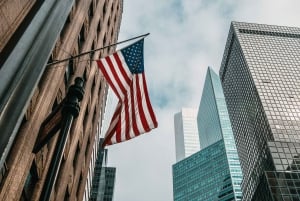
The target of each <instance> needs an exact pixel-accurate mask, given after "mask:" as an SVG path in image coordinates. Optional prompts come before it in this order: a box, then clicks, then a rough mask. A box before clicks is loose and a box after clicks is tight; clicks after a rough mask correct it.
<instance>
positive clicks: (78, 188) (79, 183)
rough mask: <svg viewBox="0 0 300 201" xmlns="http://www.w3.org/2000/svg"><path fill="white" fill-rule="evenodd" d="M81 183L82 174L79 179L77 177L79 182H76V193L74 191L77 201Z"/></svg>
mask: <svg viewBox="0 0 300 201" xmlns="http://www.w3.org/2000/svg"><path fill="white" fill-rule="evenodd" d="M81 183H82V173H80V177H79V181H78V186H77V191H76V196H77V199H78V196H79V193H80V186H81Z"/></svg>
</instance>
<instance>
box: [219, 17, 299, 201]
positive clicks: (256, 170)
mask: <svg viewBox="0 0 300 201" xmlns="http://www.w3.org/2000/svg"><path fill="white" fill-rule="evenodd" d="M299 66H300V28H294V27H283V26H271V25H262V24H250V23H239V22H232V24H231V26H230V30H229V35H228V39H227V43H226V47H225V52H224V56H223V60H222V64H221V68H220V78H221V81H222V86H223V90H224V94H225V98H226V103H227V106H228V111H229V116H230V120H231V123H232V128H233V133H234V137H235V139H236V142H237V149H238V154H239V157H240V160H241V167H242V171H243V175H244V178H243V182H242V189H243V193H244V195H243V196H244V199H243V200H245V201H248V200H264V201H269V200H270V201H271V200H300V186H299V184H300V166H299V165H298V164H300V159H299V154H300V147H299V142H300V127H299V123H300V122H299V118H300V96H299V94H300V83H299V80H300V79H299V78H300V68H299Z"/></svg>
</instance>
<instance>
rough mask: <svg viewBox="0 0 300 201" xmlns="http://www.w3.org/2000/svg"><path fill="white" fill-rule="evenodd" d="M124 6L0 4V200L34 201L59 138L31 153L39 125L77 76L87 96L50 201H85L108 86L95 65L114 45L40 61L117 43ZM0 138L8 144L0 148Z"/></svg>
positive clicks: (87, 1) (82, 1) (85, 1)
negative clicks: (73, 57)
mask: <svg viewBox="0 0 300 201" xmlns="http://www.w3.org/2000/svg"><path fill="white" fill-rule="evenodd" d="M122 7H123V1H122V0H76V1H75V0H74V1H71V0H69V1H56V0H48V1H30V0H23V1H10V0H4V1H2V2H1V4H0V10H1V12H0V16H1V17H0V21H1V23H0V30H1V31H0V40H1V45H0V50H1V62H0V65H1V66H0V76H1V77H0V78H1V79H0V84H1V87H0V95H1V96H0V109H1V110H0V111H1V115H0V128H1V129H2V128H5V129H4V130H2V131H1V132H2V133H1V141H2V142H1V144H0V147H1V153H0V154H1V163H0V164H1V166H0V168H1V171H0V173H1V175H0V200H39V198H40V195H41V190H42V188H43V186H44V184H45V178H46V174H47V172H48V168H49V164H50V161H51V158H52V156H53V151H54V147H55V144H56V142H57V134H56V135H55V136H54V137H53V138H52V139H51V140H50V142H49V143H48V144H46V145H45V146H44V147H43V148H42V149H41V150H40V151H39V152H38V153H37V154H34V153H32V150H33V147H34V145H35V143H36V141H37V140H38V132H39V129H40V127H41V124H42V122H43V121H44V120H45V118H46V117H47V116H48V115H49V114H50V113H51V111H52V110H53V109H54V108H56V106H57V105H58V104H59V103H60V102H61V101H62V100H63V98H64V97H65V95H66V92H67V89H68V87H69V86H70V85H72V84H73V83H74V79H75V77H82V78H83V79H84V80H85V83H84V90H85V94H84V97H83V100H82V101H81V103H80V113H79V116H78V117H77V119H76V120H75V121H73V124H72V127H71V130H70V134H69V136H68V140H67V143H66V146H65V151H64V155H63V158H62V162H61V166H60V169H59V172H58V176H57V180H56V183H55V185H54V188H53V191H52V195H51V199H50V200H83V198H84V194H85V186H86V183H91V181H88V180H87V178H88V176H87V175H88V174H89V172H90V174H91V173H92V170H91V167H93V165H91V164H95V161H96V157H97V154H96V153H97V149H98V144H99V138H100V128H101V122H102V121H101V120H102V118H103V113H104V108H105V100H106V95H107V88H108V87H107V84H106V82H105V81H104V79H103V76H102V75H101V74H100V71H99V70H98V68H97V65H96V62H93V60H96V59H98V58H100V57H103V56H106V55H108V54H109V53H112V52H113V51H114V50H115V47H112V48H107V49H104V50H102V51H97V52H94V53H93V54H90V55H86V56H83V57H80V58H77V59H74V60H70V61H66V62H64V63H59V64H56V65H51V66H46V64H47V63H49V62H52V61H56V60H61V59H64V58H68V57H71V56H72V55H73V56H74V55H77V54H80V53H82V52H86V51H89V50H91V49H97V48H100V47H103V46H106V45H109V44H113V43H115V42H117V38H118V33H119V28H120V22H121V15H122ZM21 56H24V57H21ZM17 62H19V63H17ZM15 69H16V70H15ZM14 70H15V71H14ZM5 73H6V77H5V79H4V77H2V76H4V75H3V74H5ZM25 81H26V82H25ZM5 87H6V88H5ZM22 87H23V88H22ZM2 92H5V93H2ZM12 111H14V112H12ZM3 122H4V123H3ZM5 122H6V124H5ZM7 122H9V123H7ZM7 130H9V131H10V130H11V132H6V131H7ZM5 133H8V134H9V135H10V136H5ZM4 138H5V139H9V140H7V141H5V143H3V142H4ZM3 144H5V146H6V147H5V149H2V148H3V147H4V146H3ZM2 151H3V153H5V154H2Z"/></svg>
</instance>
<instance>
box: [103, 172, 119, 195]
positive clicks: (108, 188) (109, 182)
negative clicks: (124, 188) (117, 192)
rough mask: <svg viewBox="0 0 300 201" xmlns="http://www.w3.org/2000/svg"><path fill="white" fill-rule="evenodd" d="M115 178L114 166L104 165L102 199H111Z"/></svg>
mask: <svg viewBox="0 0 300 201" xmlns="http://www.w3.org/2000/svg"><path fill="white" fill-rule="evenodd" d="M115 180H116V168H114V167H105V189H104V198H103V200H105V201H113V198H114V188H115Z"/></svg>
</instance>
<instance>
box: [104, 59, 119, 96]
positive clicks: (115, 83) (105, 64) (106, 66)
mask: <svg viewBox="0 0 300 201" xmlns="http://www.w3.org/2000/svg"><path fill="white" fill-rule="evenodd" d="M110 58H111V56H110ZM111 59H112V58H111ZM102 63H103V66H104V68H105V70H106V72H107V74H108V76H109V78H110V79H111V81H112V83H113V85H114V87H115V88H116V90H117V93H118V94H117V95H118V96H119V97H121V99H123V98H124V94H123V93H122V90H121V88H120V87H119V84H118V82H117V81H116V79H115V76H114V75H113V73H112V71H111V69H110V67H109V65H108V63H107V62H106V60H105V59H103V61H102Z"/></svg>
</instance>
